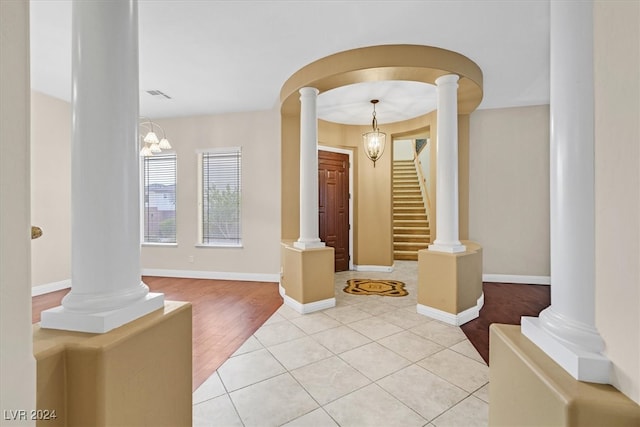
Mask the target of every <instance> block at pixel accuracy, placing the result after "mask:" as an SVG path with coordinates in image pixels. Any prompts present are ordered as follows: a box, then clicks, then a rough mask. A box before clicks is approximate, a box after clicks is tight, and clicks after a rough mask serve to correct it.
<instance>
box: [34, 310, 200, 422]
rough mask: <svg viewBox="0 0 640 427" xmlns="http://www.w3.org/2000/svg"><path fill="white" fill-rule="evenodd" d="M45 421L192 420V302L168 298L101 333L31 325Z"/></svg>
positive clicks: (38, 392)
mask: <svg viewBox="0 0 640 427" xmlns="http://www.w3.org/2000/svg"><path fill="white" fill-rule="evenodd" d="M33 353H34V356H35V358H36V366H37V385H36V407H37V409H38V410H39V413H41V414H42V417H43V418H44V417H46V416H47V415H49V416H50V415H51V414H52V413H53V411H55V419H54V418H51V419H50V420H44V419H43V420H39V421H38V422H37V425H39V426H40V425H42V426H96V427H100V426H190V425H191V421H192V410H193V409H192V392H193V391H192V389H191V386H192V372H191V366H192V362H191V354H192V343H191V304H189V303H186V302H175V301H165V305H164V308H163V309H159V310H156V311H154V312H152V313H149V314H148V315H146V316H143V317H141V318H139V319H136V320H134V321H132V322H129V323H127V324H126V325H123V326H120V327H119V328H116V329H113V330H111V331H109V332H107V333H104V334H91V333H84V332H70V331H62V330H54V329H41V328H40V325H39V324H35V325H33Z"/></svg>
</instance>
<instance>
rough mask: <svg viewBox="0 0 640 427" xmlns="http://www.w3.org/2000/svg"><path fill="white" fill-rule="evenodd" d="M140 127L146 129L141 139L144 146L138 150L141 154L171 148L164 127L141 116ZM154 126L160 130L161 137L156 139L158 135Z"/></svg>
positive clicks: (144, 154)
mask: <svg viewBox="0 0 640 427" xmlns="http://www.w3.org/2000/svg"><path fill="white" fill-rule="evenodd" d="M141 120H143V121H142V122H140V127H141V128H144V130H146V131H147V134H146V135H145V136H144V138H143V139H142V141H143V142H144V146H143V147H142V149H141V150H140V155H141V156H153V155H154V154H156V153H161V152H162V150H171V144H170V143H169V140H168V139H167V138H166V136H165V134H164V129H162V127H161V126H160V125H159V124H157V123H156V122H153V121H151V119H148V118H146V117H142V118H141ZM155 128H158V129H159V130H160V132H162V138H160V139H158V135H157V134H156V132H155Z"/></svg>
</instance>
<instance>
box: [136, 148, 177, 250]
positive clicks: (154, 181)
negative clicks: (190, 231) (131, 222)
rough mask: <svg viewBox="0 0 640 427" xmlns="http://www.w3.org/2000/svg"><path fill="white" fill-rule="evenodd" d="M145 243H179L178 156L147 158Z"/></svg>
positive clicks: (145, 161)
mask: <svg viewBox="0 0 640 427" xmlns="http://www.w3.org/2000/svg"><path fill="white" fill-rule="evenodd" d="M142 167H143V177H144V212H143V217H144V218H143V242H144V243H176V156H175V154H174V155H155V156H147V157H144V158H143V165H142Z"/></svg>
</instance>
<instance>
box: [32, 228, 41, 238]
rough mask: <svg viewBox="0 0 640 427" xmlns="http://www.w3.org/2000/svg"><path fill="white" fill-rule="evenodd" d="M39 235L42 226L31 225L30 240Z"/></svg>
mask: <svg viewBox="0 0 640 427" xmlns="http://www.w3.org/2000/svg"><path fill="white" fill-rule="evenodd" d="M40 236H42V228H40V227H36V226H34V225H32V226H31V240H33V239H37V238H38V237H40Z"/></svg>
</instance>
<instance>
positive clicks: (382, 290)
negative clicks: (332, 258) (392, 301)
mask: <svg viewBox="0 0 640 427" xmlns="http://www.w3.org/2000/svg"><path fill="white" fill-rule="evenodd" d="M343 291H345V292H346V293H348V294H353V295H381V296H385V297H404V296H406V295H409V292H407V291H406V289H405V288H404V283H402V282H398V281H397V280H377V279H349V280H347V286H345V288H344V289H343Z"/></svg>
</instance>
